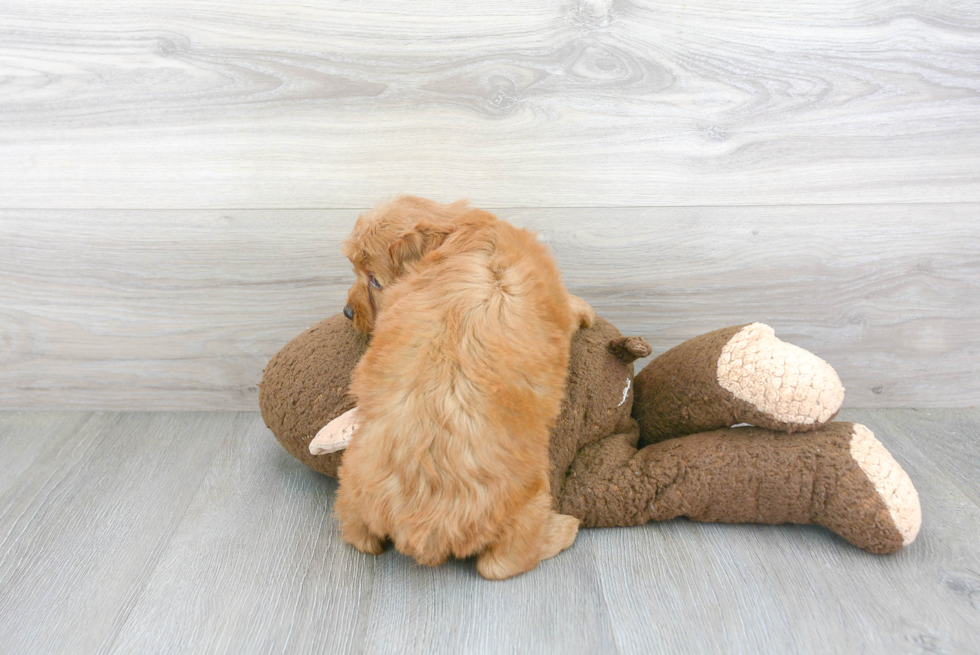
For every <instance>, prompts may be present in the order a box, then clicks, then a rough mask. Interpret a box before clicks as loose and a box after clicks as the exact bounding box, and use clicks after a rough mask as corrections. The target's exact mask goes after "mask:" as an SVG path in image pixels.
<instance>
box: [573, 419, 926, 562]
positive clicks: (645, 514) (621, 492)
mask: <svg viewBox="0 0 980 655" xmlns="http://www.w3.org/2000/svg"><path fill="white" fill-rule="evenodd" d="M635 443H636V435H626V434H618V435H613V436H611V437H607V438H606V439H604V440H602V441H600V442H598V443H595V444H592V445H590V446H587V447H586V448H584V449H582V451H581V452H580V453H579V455H578V457H577V458H576V460H575V462H574V463H573V464H572V467H571V469H570V471H569V474H568V477H567V478H566V480H565V485H564V487H563V489H562V495H561V497H560V498H559V499H558V500H557V503H556V504H557V507H556V509H557V510H558V511H559V512H561V513H563V514H570V515H572V516H577V517H579V518H580V519H581V520H582V523H583V525H585V526H593V527H601V526H617V525H638V524H641V523H646V522H647V521H662V520H666V519H671V518H674V517H678V516H687V517H689V518H691V519H694V520H696V521H706V522H721V523H815V524H818V525H822V526H825V527H827V528H830V529H831V530H833V531H834V532H836V533H837V534H839V535H840V536H841V537H843V538H844V539H846V540H847V541H849V542H851V543H852V544H854V545H855V546H858V547H860V548H863V549H865V550H867V551H870V552H872V553H890V552H894V551H896V550H898V549H900V548H901V547H902V546H904V545H907V544H909V543H911V542H912V540H913V539H915V536H916V534H917V533H918V531H919V525H920V523H921V512H920V508H919V497H918V495H917V494H916V491H915V488H914V487H913V486H912V482H911V480H909V477H908V475H906V474H905V471H903V470H902V467H901V466H899V465H898V463H897V462H896V461H895V460H894V459H893V458H892V456H891V455H890V454H889V453H888V451H887V450H885V447H884V446H882V445H881V443H880V442H879V441H878V440H877V439H875V438H874V435H873V434H872V433H871V431H870V430H868V429H867V428H866V427H864V426H863V425H860V424H854V423H833V424H831V425H829V426H827V427H825V428H824V429H822V430H819V431H817V432H811V433H808V434H802V435H801V434H783V433H777V432H772V431H769V430H765V429H761V428H733V429H724V430H717V431H714V432H707V433H702V434H696V435H690V436H687V437H681V438H677V439H668V440H666V441H662V442H660V443H657V444H653V445H650V446H647V447H645V448H643V449H642V450H639V451H637V450H636V448H635Z"/></svg>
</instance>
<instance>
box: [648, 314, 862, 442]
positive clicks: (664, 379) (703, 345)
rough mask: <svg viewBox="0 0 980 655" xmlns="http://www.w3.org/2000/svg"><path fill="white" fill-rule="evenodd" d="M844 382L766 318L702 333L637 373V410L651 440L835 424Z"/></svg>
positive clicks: (793, 430)
mask: <svg viewBox="0 0 980 655" xmlns="http://www.w3.org/2000/svg"><path fill="white" fill-rule="evenodd" d="M843 399H844V387H843V386H842V385H841V382H840V378H838V377H837V373H836V372H834V369H833V368H831V366H830V365H829V364H828V363H827V362H825V361H823V360H822V359H820V358H819V357H817V356H816V355H814V354H812V353H810V352H807V351H806V350H804V349H802V348H799V347H797V346H794V345H792V344H788V343H785V342H783V341H780V340H779V339H777V338H776V336H775V334H774V332H773V330H772V328H771V327H769V326H768V325H764V324H762V323H751V324H749V325H736V326H733V327H729V328H724V329H721V330H715V331H714V332H708V333H707V334H703V335H701V336H699V337H695V338H693V339H690V340H688V341H685V342H684V343H682V344H680V345H679V346H676V347H674V348H672V349H670V350H668V351H667V352H665V353H663V354H662V355H660V356H659V357H657V358H656V359H654V360H653V361H652V362H650V363H649V364H648V365H647V366H646V367H645V368H644V369H643V370H642V371H641V372H640V373H639V374H638V375H637V376H636V397H635V400H634V402H633V416H634V417H635V418H636V420H637V421H639V423H640V430H641V433H642V435H643V439H644V441H646V442H648V443H652V442H655V441H660V440H661V439H667V438H670V437H678V436H683V435H686V434H695V433H698V432H704V431H707V430H715V429H717V428H723V427H731V426H733V425H736V424H739V423H748V424H750V425H754V426H759V427H765V428H771V429H773V430H782V431H784V432H804V431H808V430H816V429H818V428H820V427H821V426H822V425H825V424H826V423H828V422H829V421H830V420H831V419H833V418H834V416H836V415H837V411H838V410H839V409H840V406H841V402H842V401H843Z"/></svg>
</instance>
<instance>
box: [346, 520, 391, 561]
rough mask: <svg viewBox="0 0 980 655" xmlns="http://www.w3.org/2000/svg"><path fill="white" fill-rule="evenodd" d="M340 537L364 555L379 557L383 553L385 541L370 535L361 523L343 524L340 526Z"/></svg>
mask: <svg viewBox="0 0 980 655" xmlns="http://www.w3.org/2000/svg"><path fill="white" fill-rule="evenodd" d="M340 536H341V537H342V538H343V540H344V541H346V542H347V543H349V544H350V545H351V546H353V547H354V548H356V549H358V550H359V551H361V552H362V553H364V554H365V555H380V554H381V553H383V552H385V546H386V542H385V540H384V539H382V538H381V537H379V536H377V535H375V534H372V533H371V531H370V530H368V527H367V526H366V525H364V524H363V523H359V522H353V521H352V522H348V523H344V524H343V525H341V526H340Z"/></svg>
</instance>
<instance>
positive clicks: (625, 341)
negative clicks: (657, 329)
mask: <svg viewBox="0 0 980 655" xmlns="http://www.w3.org/2000/svg"><path fill="white" fill-rule="evenodd" d="M609 350H610V351H612V354H614V355H615V356H616V357H617V358H618V359H619V360H620V361H621V362H623V363H624V364H632V363H633V362H635V361H636V360H638V359H639V358H641V357H649V356H650V353H652V352H653V348H651V347H650V344H648V343H647V342H646V339H644V338H643V337H619V338H618V339H613V340H612V341H610V342H609Z"/></svg>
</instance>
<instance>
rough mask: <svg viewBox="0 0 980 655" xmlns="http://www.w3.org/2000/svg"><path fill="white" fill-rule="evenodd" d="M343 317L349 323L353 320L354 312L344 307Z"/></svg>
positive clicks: (348, 306) (347, 306)
mask: <svg viewBox="0 0 980 655" xmlns="http://www.w3.org/2000/svg"><path fill="white" fill-rule="evenodd" d="M344 316H346V317H347V319H348V320H350V321H353V320H354V310H353V309H351V308H350V305H344Z"/></svg>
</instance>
